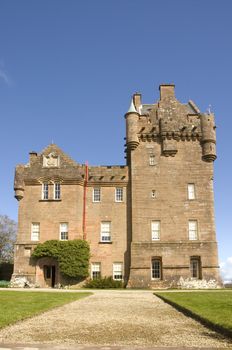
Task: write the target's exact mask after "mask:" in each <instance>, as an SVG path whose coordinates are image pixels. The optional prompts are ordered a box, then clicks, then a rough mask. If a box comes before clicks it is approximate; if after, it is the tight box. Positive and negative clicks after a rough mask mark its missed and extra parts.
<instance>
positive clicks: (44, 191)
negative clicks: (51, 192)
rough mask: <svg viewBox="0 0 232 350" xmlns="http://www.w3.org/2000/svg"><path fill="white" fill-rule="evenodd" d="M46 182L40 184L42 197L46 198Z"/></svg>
mask: <svg viewBox="0 0 232 350" xmlns="http://www.w3.org/2000/svg"><path fill="white" fill-rule="evenodd" d="M48 188H49V187H48V183H43V184H42V199H48Z"/></svg>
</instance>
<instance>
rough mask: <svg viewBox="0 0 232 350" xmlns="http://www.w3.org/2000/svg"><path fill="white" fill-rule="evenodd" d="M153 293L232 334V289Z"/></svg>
mask: <svg viewBox="0 0 232 350" xmlns="http://www.w3.org/2000/svg"><path fill="white" fill-rule="evenodd" d="M155 295H157V296H160V297H161V298H162V299H163V300H165V301H167V302H170V303H171V304H172V305H174V306H176V307H177V308H178V309H179V310H182V311H186V310H187V313H188V314H190V315H192V316H193V317H195V318H196V319H198V320H202V321H203V323H206V324H208V325H209V326H213V327H215V329H218V330H221V331H223V330H225V332H226V333H227V334H228V335H231V336H232V291H207V292H158V293H155ZM189 311H190V312H189Z"/></svg>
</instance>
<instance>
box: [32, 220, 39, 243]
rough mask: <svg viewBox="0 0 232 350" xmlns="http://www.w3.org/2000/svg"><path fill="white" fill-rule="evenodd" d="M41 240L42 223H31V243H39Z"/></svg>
mask: <svg viewBox="0 0 232 350" xmlns="http://www.w3.org/2000/svg"><path fill="white" fill-rule="evenodd" d="M39 238H40V223H39V222H32V223H31V241H39Z"/></svg>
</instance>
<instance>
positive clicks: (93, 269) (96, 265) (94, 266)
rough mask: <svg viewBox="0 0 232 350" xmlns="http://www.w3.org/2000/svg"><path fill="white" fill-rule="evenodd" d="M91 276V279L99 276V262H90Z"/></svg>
mask: <svg viewBox="0 0 232 350" xmlns="http://www.w3.org/2000/svg"><path fill="white" fill-rule="evenodd" d="M91 278H92V279H93V280H95V279H98V278H101V263H100V262H93V263H91Z"/></svg>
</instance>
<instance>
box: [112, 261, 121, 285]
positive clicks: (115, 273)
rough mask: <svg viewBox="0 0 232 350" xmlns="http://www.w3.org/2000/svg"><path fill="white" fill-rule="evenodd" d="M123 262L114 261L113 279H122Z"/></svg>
mask: <svg viewBox="0 0 232 350" xmlns="http://www.w3.org/2000/svg"><path fill="white" fill-rule="evenodd" d="M122 278H123V277H122V263H113V279H114V280H118V281H121V280H122Z"/></svg>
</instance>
